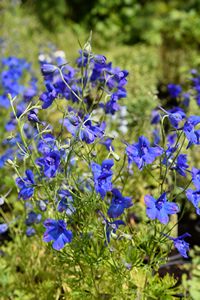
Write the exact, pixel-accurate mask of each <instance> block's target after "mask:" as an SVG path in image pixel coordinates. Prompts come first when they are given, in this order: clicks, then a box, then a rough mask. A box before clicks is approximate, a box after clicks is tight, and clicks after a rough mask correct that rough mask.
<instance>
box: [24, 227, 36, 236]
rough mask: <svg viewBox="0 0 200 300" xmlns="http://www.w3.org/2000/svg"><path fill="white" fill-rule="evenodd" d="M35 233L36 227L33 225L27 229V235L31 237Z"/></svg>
mask: <svg viewBox="0 0 200 300" xmlns="http://www.w3.org/2000/svg"><path fill="white" fill-rule="evenodd" d="M35 234H36V231H35V228H33V227H27V229H26V235H27V237H31V236H33V235H35Z"/></svg>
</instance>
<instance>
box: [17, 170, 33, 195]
mask: <svg viewBox="0 0 200 300" xmlns="http://www.w3.org/2000/svg"><path fill="white" fill-rule="evenodd" d="M25 173H26V177H24V178H20V177H18V178H17V179H16V183H17V186H18V187H19V188H20V191H19V198H22V199H24V200H27V199H29V198H31V197H32V196H33V193H34V187H35V180H34V174H33V172H32V171H31V170H26V172H25Z"/></svg>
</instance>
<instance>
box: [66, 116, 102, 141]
mask: <svg viewBox="0 0 200 300" xmlns="http://www.w3.org/2000/svg"><path fill="white" fill-rule="evenodd" d="M64 125H65V126H66V128H67V130H68V131H69V132H70V133H71V134H72V135H73V136H75V137H78V138H79V139H80V140H81V141H84V142H86V143H87V144H92V143H94V141H95V140H96V139H97V138H101V137H102V136H103V134H104V130H105V125H106V124H105V122H103V123H101V124H97V125H93V124H92V121H91V120H89V119H88V116H86V117H85V118H84V121H83V122H82V121H81V119H80V118H79V117H78V116H74V115H71V116H70V117H68V118H67V119H65V121H64Z"/></svg>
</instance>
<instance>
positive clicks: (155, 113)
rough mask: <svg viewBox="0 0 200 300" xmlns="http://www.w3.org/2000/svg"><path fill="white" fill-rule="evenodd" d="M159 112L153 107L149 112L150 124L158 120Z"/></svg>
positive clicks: (156, 122)
mask: <svg viewBox="0 0 200 300" xmlns="http://www.w3.org/2000/svg"><path fill="white" fill-rule="evenodd" d="M160 119H161V117H160V113H159V111H158V110H156V109H154V110H152V112H151V124H158V123H159V122H160Z"/></svg>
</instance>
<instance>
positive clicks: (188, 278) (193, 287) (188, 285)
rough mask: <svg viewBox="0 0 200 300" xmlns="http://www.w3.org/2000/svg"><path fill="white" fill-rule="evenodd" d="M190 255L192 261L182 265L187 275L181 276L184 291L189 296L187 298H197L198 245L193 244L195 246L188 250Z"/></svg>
mask: <svg viewBox="0 0 200 300" xmlns="http://www.w3.org/2000/svg"><path fill="white" fill-rule="evenodd" d="M190 255H191V257H192V263H191V264H189V265H186V266H185V267H184V269H186V270H187V272H188V273H189V275H184V276H183V286H184V288H185V293H187V292H188V293H189V295H188V296H190V298H187V299H192V300H198V299H199V297H200V286H199V281H200V247H197V246H195V248H194V249H193V250H191V251H190Z"/></svg>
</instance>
